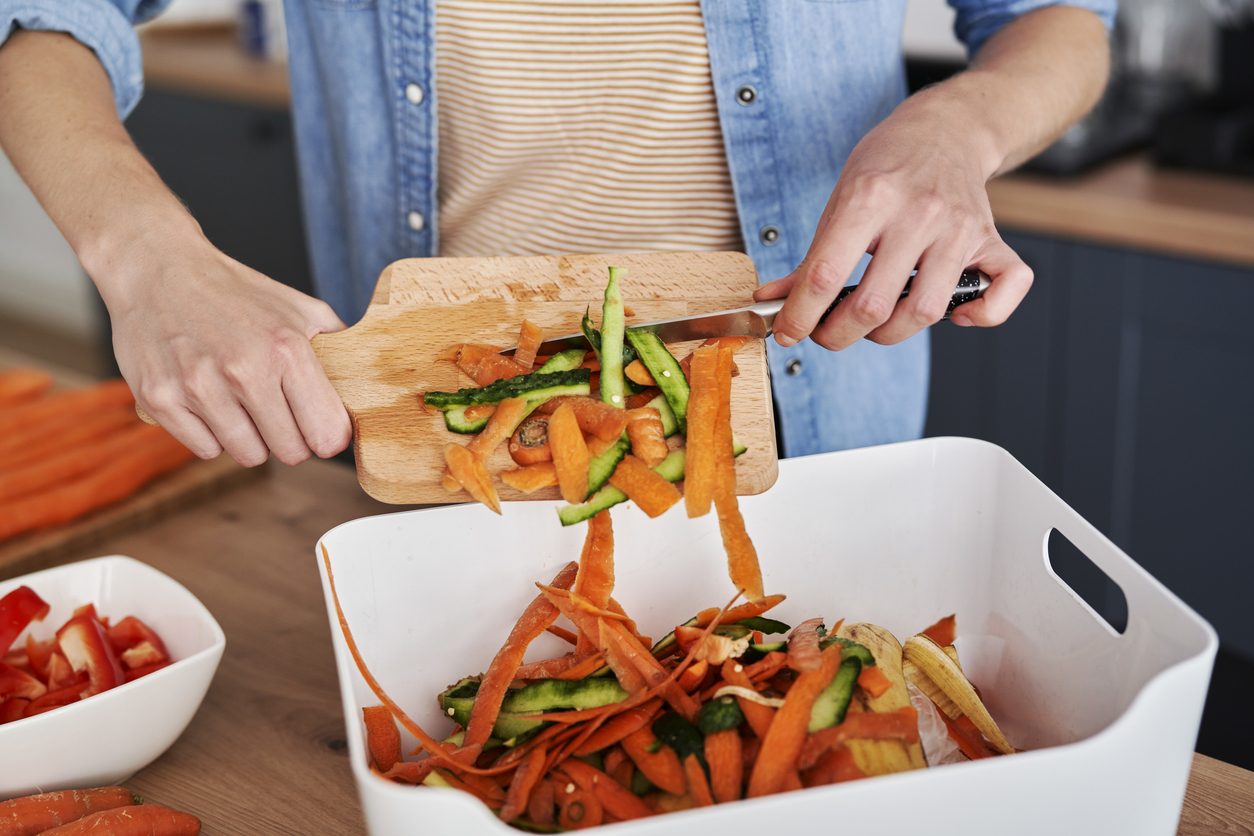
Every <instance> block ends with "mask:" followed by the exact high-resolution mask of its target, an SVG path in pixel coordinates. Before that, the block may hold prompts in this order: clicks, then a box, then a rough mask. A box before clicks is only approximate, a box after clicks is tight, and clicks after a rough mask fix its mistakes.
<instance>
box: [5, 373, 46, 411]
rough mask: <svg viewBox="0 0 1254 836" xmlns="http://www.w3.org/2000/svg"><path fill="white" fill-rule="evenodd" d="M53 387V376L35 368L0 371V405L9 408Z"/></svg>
mask: <svg viewBox="0 0 1254 836" xmlns="http://www.w3.org/2000/svg"><path fill="white" fill-rule="evenodd" d="M51 387H52V377H51V376H49V375H47V374H45V373H44V372H41V371H36V370H35V369H9V370H7V371H2V372H0V407H4V408H6V409H7V408H8V407H11V406H14V405H16V404H19V403H23V402H25V401H29V400H33V399H35V398H38V397H39V396H40V395H42V394H43V393H44V392H46V391H48V389H50V388H51Z"/></svg>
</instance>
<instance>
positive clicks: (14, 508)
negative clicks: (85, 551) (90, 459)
mask: <svg viewBox="0 0 1254 836" xmlns="http://www.w3.org/2000/svg"><path fill="white" fill-rule="evenodd" d="M191 458H192V454H191V452H190V451H188V449H187V448H186V447H184V446H183V445H182V444H179V443H178V442H177V441H175V440H174V438H173V437H172V436H170V435H168V434H166V433H161V434H159V435H156V436H153V437H152V439H151V440H150V441H148V442H146V443H144V444H142V445H138V446H136V447H134V448H133V449H131V450H129V451H127V453H126V455H125V456H123V457H120V458H118V459H117V460H116V461H112V462H109V463H108V464H106V465H104V466H103V467H100V468H98V469H96V470H94V471H92V472H90V473H87V474H84V475H82V476H80V477H78V478H76V479H74V480H72V481H69V482H66V483H64V484H61V485H57V486H55V487H52V488H49V489H47V490H43V491H39V492H36V493H32V494H28V495H26V496H24V497H22V498H20V499H16V500H12V501H9V502H6V503H4V504H3V505H0V540H5V539H7V538H9V537H13V536H15V535H17V534H23V533H25V532H27V531H32V530H34V529H37V528H44V527H46V526H50V525H56V524H58V523H64V522H69V521H70V520H73V519H77V518H78V517H81V516H83V515H84V514H87V513H90V512H91V511H95V510H97V509H99V508H103V507H105V506H106V505H112V504H113V503H115V502H118V501H120V500H122V499H125V498H126V497H128V496H130V495H131V494H132V493H134V492H135V491H137V490H139V489H140V488H141V487H143V486H144V485H146V484H147V483H148V482H150V481H152V480H153V479H156V478H157V477H158V476H163V475H165V474H166V473H169V472H170V471H171V470H174V469H176V468H178V467H180V466H182V465H184V464H186V463H187V461H188V460H189V459H191Z"/></svg>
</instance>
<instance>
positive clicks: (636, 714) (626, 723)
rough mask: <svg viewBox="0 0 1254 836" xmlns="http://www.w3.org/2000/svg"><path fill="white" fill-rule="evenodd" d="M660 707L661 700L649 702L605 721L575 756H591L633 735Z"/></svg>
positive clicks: (651, 718)
mask: <svg viewBox="0 0 1254 836" xmlns="http://www.w3.org/2000/svg"><path fill="white" fill-rule="evenodd" d="M661 707H662V702H661V700H650V701H649V702H647V703H645V704H644V705H639V706H636V707H635V708H633V709H631V710H630V711H624V712H623V713H622V714H619V715H618V716H616V717H613V718H611V719H610V720H607V721H606V722H605V723H604V724H602V726H601V728H599V729H597V730H596V732H594V733H593V734H592V736H591V737H589V738H588V739H587V740H586V741H584V744H583V745H582V746H580V747H579V748H578V749H576V750H575V755H576V756H582V755H591V754H593V753H594V752H599V751H601V750H602V749H606V748H608V747H610V746H613V745H614V744H616V743H619V742H621V741H622V739H623V738H625V737H626V736H627V735H629V734H634V733H635V732H637V731H639V730H640V729H642V728H644V727H645V726H647V725H649V723H650V722H652V721H653V718H654V716H655V715H656V714H657V712H658V710H659V709H660V708H661Z"/></svg>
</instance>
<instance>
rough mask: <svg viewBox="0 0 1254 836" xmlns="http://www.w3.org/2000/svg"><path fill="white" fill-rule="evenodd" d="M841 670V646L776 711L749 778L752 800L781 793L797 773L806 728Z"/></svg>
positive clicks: (827, 652) (826, 655) (832, 649)
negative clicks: (825, 689)
mask: <svg viewBox="0 0 1254 836" xmlns="http://www.w3.org/2000/svg"><path fill="white" fill-rule="evenodd" d="M838 667H840V645H832V646H831V647H829V648H828V649H827V650H825V651H823V655H822V664H820V666H819V667H818V668H817V669H815V670H812V671H805V672H803V673H801V674H800V675H799V676H798V677H797V681H796V682H794V683H793V684H792V687H791V688H789V689H788V694H787V695H786V696H785V697H784V704H783V706H781V707H780V709H779V710H778V711H776V712H775V716H774V718H772V720H771V727H770V728H769V729H768V730H767V732H766V737H765V738H763V740H762V751H761V753H759V755H758V760H757V763H755V764H754V766H753V771H752V773H750V775H749V790H748V793H747V795H748V797H749V798H756V797H758V796H761V795H769V794H770V793H775V792H780V791H781V790H783V789H784V788H785V783H786V781H788V779H789V776H790V774H792V773H795V772H796V763H797V756H798V755H799V754H800V753H801V747H802V745H803V744H804V743H805V739H806V729H807V726H808V725H809V722H810V711H811V709H812V708H813V707H814V701H815V700H816V699H817V698H818V696H819V694H820V693H821V692H822V690H823V689H824V688H826V687H827V686H828V684H829V683H830V682H831V681H832V677H834V676H835V675H836V669H837V668H838Z"/></svg>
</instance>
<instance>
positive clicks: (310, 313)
mask: <svg viewBox="0 0 1254 836" xmlns="http://www.w3.org/2000/svg"><path fill="white" fill-rule="evenodd" d="M305 325H306V330H307V331H308V334H307V335H306V336H309V337H312V336H313V335H314V334H330V333H333V332H335V331H343V330H344V329H345V328H347V327H348V326H347V325H345V324H344V321H343V320H342V319H340V318H339V317H338V316H337V315H336V313H335V310H334V309H333V308H332V307H331V306H330V305H328V304H327V303H326V302H323V301H322V300H321V299H314V298H313V297H308V304H307V305H306V306H305Z"/></svg>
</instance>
